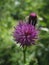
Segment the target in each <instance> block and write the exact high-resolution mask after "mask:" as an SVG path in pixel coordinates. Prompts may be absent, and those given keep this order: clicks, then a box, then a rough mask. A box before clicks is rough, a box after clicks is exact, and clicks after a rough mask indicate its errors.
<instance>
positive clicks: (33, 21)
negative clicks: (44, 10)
mask: <svg viewBox="0 0 49 65" xmlns="http://www.w3.org/2000/svg"><path fill="white" fill-rule="evenodd" d="M30 23H31V24H32V25H33V26H35V25H36V23H37V15H36V13H31V14H30V16H29V24H30Z"/></svg>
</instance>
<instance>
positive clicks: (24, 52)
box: [23, 46, 26, 64]
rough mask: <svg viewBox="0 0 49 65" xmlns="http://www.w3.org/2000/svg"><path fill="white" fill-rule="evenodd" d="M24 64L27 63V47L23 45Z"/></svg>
mask: <svg viewBox="0 0 49 65" xmlns="http://www.w3.org/2000/svg"><path fill="white" fill-rule="evenodd" d="M23 56H24V64H25V63H26V47H25V46H24V47H23Z"/></svg>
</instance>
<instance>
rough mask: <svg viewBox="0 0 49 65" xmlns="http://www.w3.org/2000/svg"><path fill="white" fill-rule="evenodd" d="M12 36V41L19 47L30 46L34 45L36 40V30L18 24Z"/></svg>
mask: <svg viewBox="0 0 49 65" xmlns="http://www.w3.org/2000/svg"><path fill="white" fill-rule="evenodd" d="M13 36H14V40H15V41H16V42H17V43H20V45H22V46H25V45H26V46H30V45H32V44H35V40H36V39H37V38H38V30H37V29H36V28H35V27H34V26H33V25H31V24H28V23H26V22H19V24H18V25H17V26H16V27H15V30H14V33H13Z"/></svg>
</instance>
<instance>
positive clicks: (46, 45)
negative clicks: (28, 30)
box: [0, 0, 49, 65]
mask: <svg viewBox="0 0 49 65" xmlns="http://www.w3.org/2000/svg"><path fill="white" fill-rule="evenodd" d="M31 12H35V13H37V15H38V19H39V27H40V26H41V27H44V28H45V29H42V30H40V34H39V41H38V42H37V45H34V46H31V47H29V48H27V52H26V65H49V0H0V65H24V64H23V53H22V47H21V46H20V45H18V44H17V45H16V44H15V41H14V40H13V36H12V33H13V29H14V26H15V25H16V24H17V23H18V21H19V20H21V19H22V20H25V18H26V17H27V16H28V15H29V14H30V13H31Z"/></svg>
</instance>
